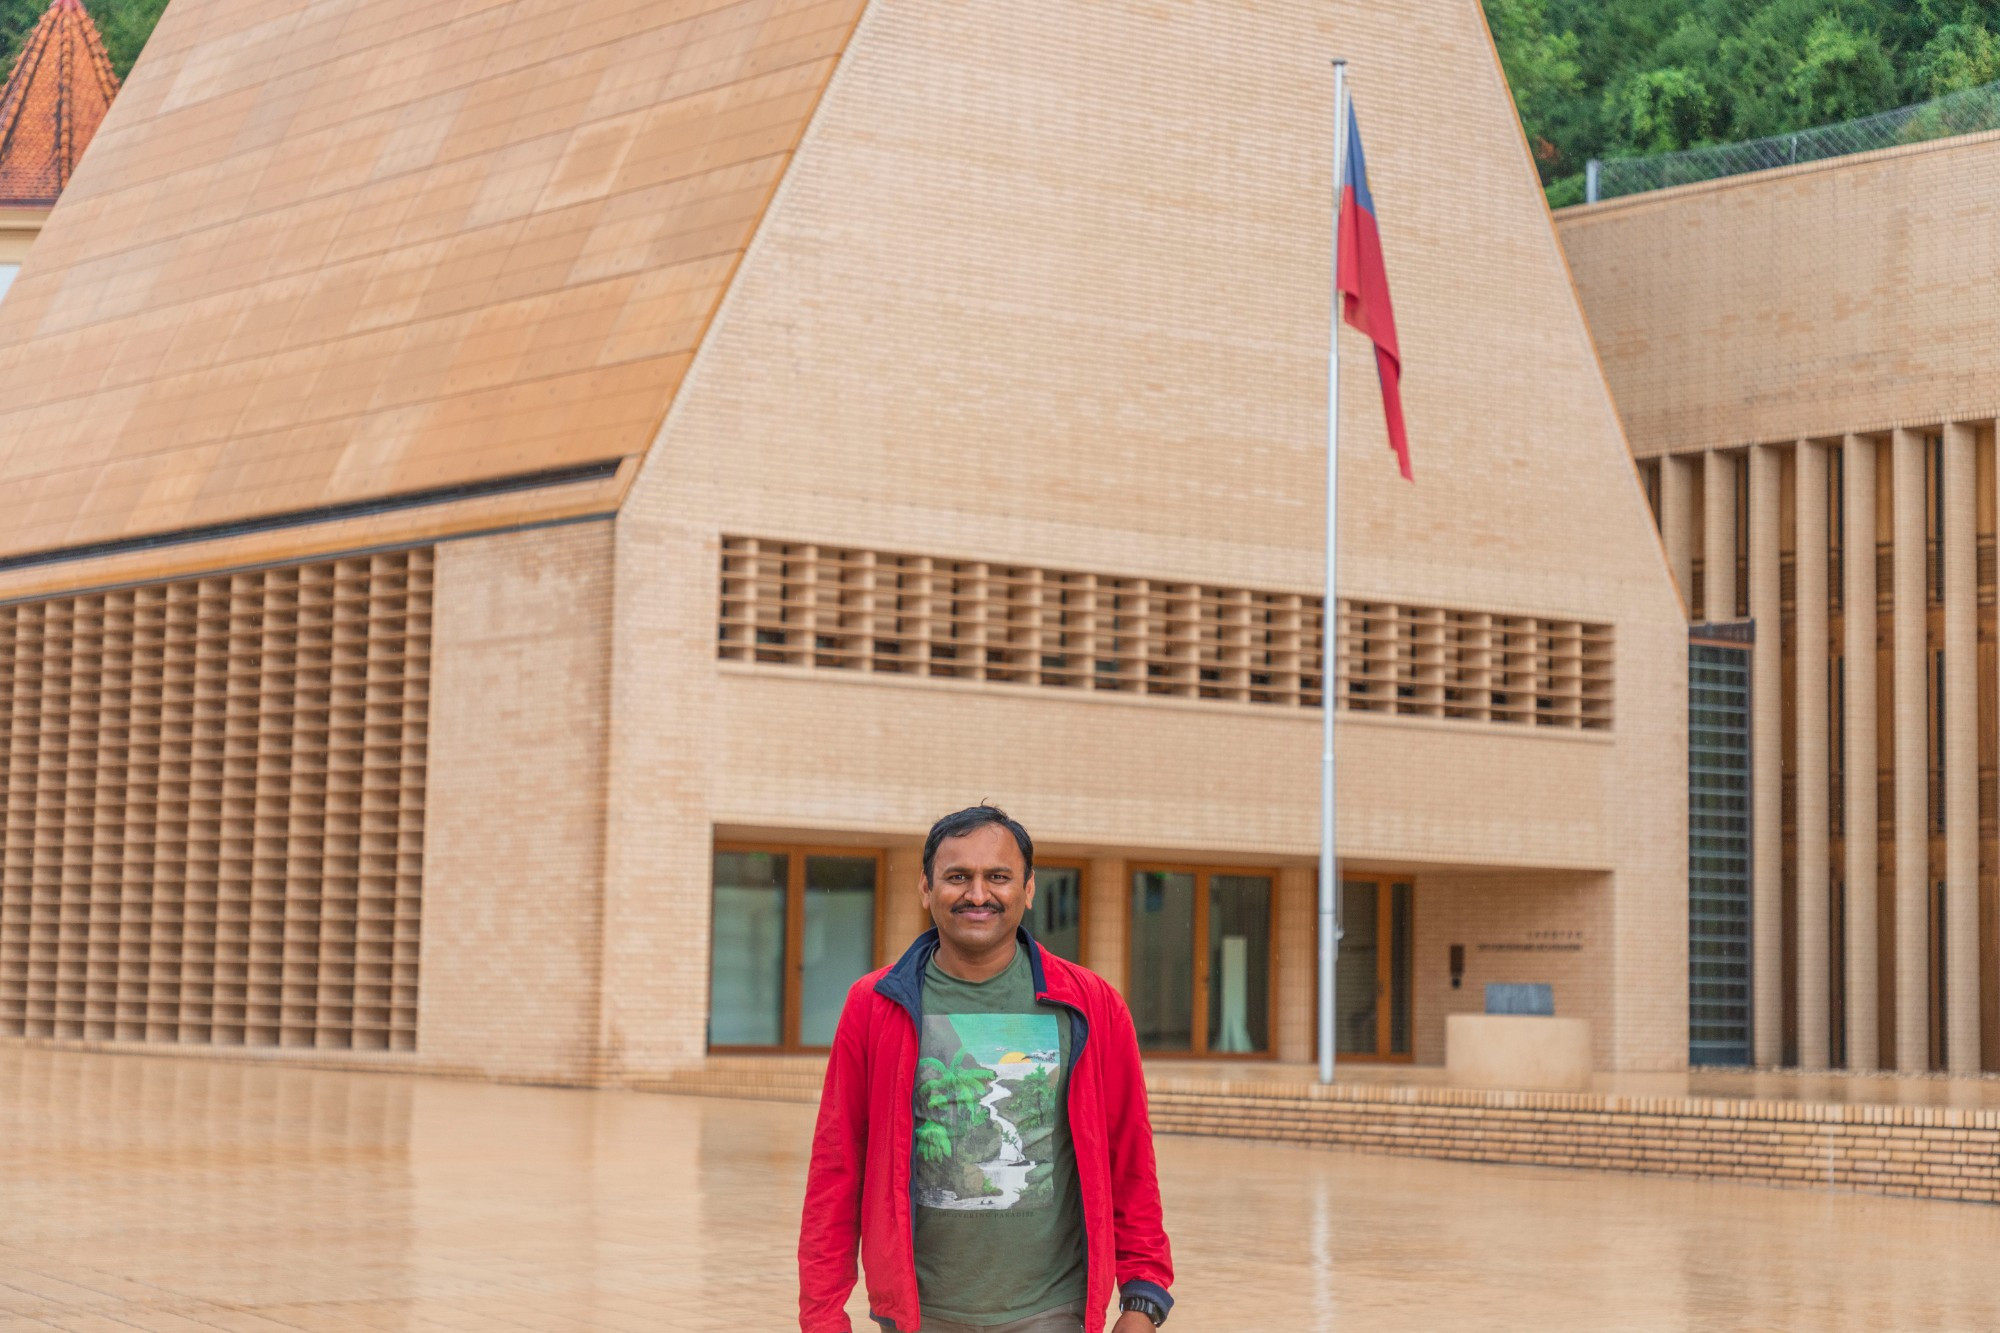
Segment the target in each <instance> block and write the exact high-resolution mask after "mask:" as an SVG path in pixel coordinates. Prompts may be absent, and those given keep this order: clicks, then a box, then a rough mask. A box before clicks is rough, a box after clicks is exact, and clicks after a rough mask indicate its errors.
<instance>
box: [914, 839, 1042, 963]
mask: <svg viewBox="0 0 2000 1333" xmlns="http://www.w3.org/2000/svg"><path fill="white" fill-rule="evenodd" d="M1024 871H1025V867H1024V866H1023V865H1022V864H1021V849H1020V848H1019V847H1018V846H1016V845H1015V843H1014V837H1013V835H1012V834H1010V833H1009V832H1007V830H1006V829H1004V828H1001V827H1000V826H999V825H998V824H982V825H980V826H979V827H978V828H976V829H974V830H973V831H972V832H970V833H967V834H965V835H964V836H962V837H957V838H946V839H945V840H944V841H943V842H941V843H939V844H938V849H937V854H936V855H935V856H934V857H932V858H931V873H930V875H929V876H927V877H926V878H925V880H924V910H925V911H927V912H929V913H930V914H931V920H932V921H934V922H936V923H937V928H938V934H940V935H942V936H944V937H945V938H946V939H947V940H950V941H951V942H952V944H954V945H956V946H957V947H958V949H959V950H960V951H961V952H963V953H966V954H971V955H975V956H976V955H979V954H984V953H987V952H989V951H991V950H993V949H995V948H997V947H999V946H1000V945H1001V944H1002V943H1003V942H1005V941H1008V940H1012V939H1013V938H1014V931H1015V928H1016V927H1018V926H1019V925H1020V924H1021V918H1022V916H1024V915H1025V914H1026V913H1027V910H1028V909H1029V908H1030V907H1032V906H1034V904H1035V881H1034V879H1033V878H1032V877H1031V876H1029V875H1027V874H1026V873H1024Z"/></svg>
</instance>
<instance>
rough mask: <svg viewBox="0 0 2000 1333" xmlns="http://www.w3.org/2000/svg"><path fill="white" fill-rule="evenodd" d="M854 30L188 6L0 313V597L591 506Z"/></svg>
mask: <svg viewBox="0 0 2000 1333" xmlns="http://www.w3.org/2000/svg"><path fill="white" fill-rule="evenodd" d="M64 3H67V4H71V5H72V6H73V5H74V0H59V5H60V4H64ZM862 5H863V0H675V2H674V3H663V2H662V0H485V2H483V3H479V4H465V3H461V0H312V2H311V3H307V2H306V0H194V2H193V3H187V2H186V0H177V2H176V3H175V4H173V5H170V6H169V7H168V9H167V11H166V12H165V13H164V14H163V15H162V17H161V20H160V23H159V26H158V27H157V28H156V29H155V30H154V32H153V34H152V37H151V39H150V40H149V41H148V43H147V45H146V49H145V51H144V53H143V54H142V55H141V56H140V58H139V60H138V62H137V63H136V64H135V65H134V66H133V69H132V73H131V75H130V76H129V77H128V78H127V79H126V81H125V86H124V89H123V90H122V91H121V92H120V93H119V95H118V100H117V105H116V106H115V107H113V108H112V111H111V114H110V115H109V117H108V118H107V119H106V120H105V122H104V126H103V129H102V130H101V131H100V132H99V133H98V135H97V137H96V141H95V143H93V145H92V146H91V150H90V156H89V159H88V160H87V161H86V162H85V163H84V164H83V166H82V169H81V170H79V171H78V173H77V175H76V177H75V179H74V180H73V181H71V182H70V184H69V187H68V188H67V189H66V190H64V191H63V196H62V202H61V203H60V204H59V205H58V206H57V207H56V209H55V211H54V213H53V215H52V216H51V217H50V219H49V222H48V225H47V226H46V227H45V228H44V229H43V231H42V233H41V235H40V236H39V238H38V239H37V240H36V242H35V246H34V249H33V251H32V252H31V253H30V254H29V255H28V257H27V260H26V262H25V263H24V264H23V265H22V269H21V275H20V277H19V279H17V280H16V282H15V284H14V286H13V288H12V290H11V291H9V292H8V294H7V299H6V301H5V303H4V304H0V585H4V588H5V589H6V590H7V591H8V592H9V593H11V592H12V591H13V590H14V589H16V588H17V587H18V586H19V581H18V579H17V578H16V577H15V576H14V575H11V574H9V573H8V571H9V569H10V567H18V566H19V564H20V562H21V561H22V560H23V559H24V558H27V559H32V560H35V561H37V562H41V563H40V564H39V565H38V567H40V568H43V569H45V570H48V571H51V577H52V578H59V579H68V578H73V577H82V575H79V574H74V573H67V572H65V571H71V570H73V569H74V568H76V567H75V566H74V564H73V562H75V561H77V560H83V559H91V560H95V559H98V558H99V557H100V554H101V553H103V552H105V551H107V550H112V551H117V550H127V549H131V546H132V544H133V543H139V542H143V543H149V544H151V548H152V549H160V548H162V547H163V545H164V544H165V543H169V542H177V543H180V545H178V546H176V547H175V548H174V550H175V552H176V553H175V554H173V555H172V556H171V558H169V557H167V556H162V557H161V559H160V560H159V561H158V562H155V563H154V564H151V565H149V566H148V567H147V568H148V571H149V573H148V576H149V577H151V576H155V575H157V574H160V573H163V572H170V571H171V569H176V568H194V567H201V566H202V562H204V561H213V560H215V559H219V558H220V556H218V555H217V551H218V547H217V545H216V543H217V542H220V541H224V540H229V538H228V537H227V536H226V534H228V533H230V532H234V531H241V530H242V529H243V527H244V526H245V525H263V526H264V527H266V528H267V527H268V526H269V525H270V524H271V523H273V522H277V521H281V520H282V521H283V522H285V523H292V524H298V525H301V526H298V527H294V528H291V529H289V530H288V531H289V532H290V534H291V535H289V536H288V537H287V538H286V541H287V543H288V545H287V547H286V549H287V551H289V552H292V553H299V552H303V551H305V550H306V549H308V547H310V545H311V543H312V542H314V541H318V540H321V539H322V536H323V535H324V534H325V532H326V531H327V527H328V523H329V521H330V517H329V516H341V515H353V514H356V513H361V512H371V511H372V512H382V511H385V510H393V511H394V513H395V514H396V515H401V516H402V517H397V518H396V519H395V522H396V523H398V524H405V527H399V528H397V529H396V531H395V532H394V533H391V532H389V531H388V530H386V528H385V529H384V530H381V531H373V530H371V535H370V540H373V541H379V542H387V541H390V540H401V539H404V538H409V539H414V540H421V539H423V538H424V537H426V536H429V535H434V534H436V533H438V532H441V531H444V530H446V529H447V528H448V527H449V525H451V524H454V523H457V522H460V521H461V519H463V517H464V515H465V513H466V508H467V506H468V505H478V506H485V508H483V509H481V510H480V512H481V513H483V514H486V515H487V517H486V518H484V519H482V520H481V522H484V523H495V524H497V523H499V522H501V521H502V519H503V518H504V519H505V520H506V521H508V522H528V521H543V520H546V519H548V518H550V517H551V516H552V515H558V516H559V515H562V514H567V513H569V512H571V511H576V512H589V513H601V512H605V511H606V510H607V509H615V508H616V505H617V503H618V499H619V497H620V496H621V495H622V493H623V487H624V483H625V479H626V478H628V477H629V475H630V473H631V472H632V471H633V470H634V468H635V467H636V463H637V460H638V458H639V457H640V456H642V455H643V454H644V453H645V451H646V449H647V447H648V446H649V445H650V443H651V442H652V439H653V436H654V435H655V434H656V433H657V432H658V430H659V427H660V423H661V421H662V420H663V419H664V417H665V415H666V412H667V410H668V407H669V406H670V405H671V403H672V402H673V400H674V396H675V393H676V391H677V390H678V388H679V386H680V383H681V379H682V377H683V375H685V373H686V371H687V368H688V365H689V363H690V362H691V360H692V358H693V356H694V354H695V351H696V349H697V347H698V346H699V345H700V343H701V341H702V338H703V335H704V334H705V332H706V330H707V328H708V325H709V321H710V318H711V317H712V316H713V314H714V313H715V310H716V307H717V304H718V303H719V301H720V300H721V298H722V294H723V292H724V291H725V290H726V289H727V288H728V286H729V284H730V281H731V279H732V277H733V276H734V274H735V272H736V267H737V263H738V261H739V259H740V258H741V257H742V255H743V252H744V248H745V247H746V246H747V245H748V244H749V242H750V238H751V236H752V235H753V234H754V233H755V232H756V230H757V227H758V224H759V222H760V220H761V219H762V217H763V214H764V209H765V206H766V205H767V204H768V203H769V202H770V200H771V197H772V194H773V192H774V191H775V189H776V188H777V185H778V181H779V179H780V178H781V177H782V176H783V175H784V173H785V169H786V166H787V164H788V163H789V162H790V161H791V156H792V151H793V148H794V147H795V145H796V144H797V143H798V141H799V138H800V135H801V134H802V133H803V132H804V130H805V127H806V124H807V122H808V121H809V120H810V119H811V117H812V114H813V109H814V108H815V106H817V104H818V101H819V96H820V91H821V89H822V88H823V87H824V86H825V84H826V82H827V79H828V77H829V75H830V74H831V73H832V71H833V68H834V66H835V64H836V63H837V62H838V61H839V59H840V56H841V53H842V51H843V50H844V48H845V46H846V43H847V38H848V35H849V33H850V32H851V31H852V29H853V27H854V24H855V21H856V18H857V16H858V14H859V13H860V11H861V8H862ZM553 482H561V483H562V484H559V485H557V484H550V483H553ZM502 492H504V494H503V493H502ZM410 506H416V507H414V508H412V507H410ZM489 511H490V512H489ZM503 511H504V513H503ZM406 520H407V522H406ZM340 521H341V522H346V521H348V520H347V519H345V518H343V519H341V520H340ZM356 521H358V520H356ZM387 522H388V520H387V519H384V520H383V523H384V524H386V523H387ZM259 530H263V529H262V528H260V529H259ZM481 530H483V529H481ZM105 558H109V557H105ZM119 558H122V557H119ZM230 558H232V559H238V558H247V557H241V556H239V555H235V554H232V555H231V557H230ZM49 562H58V563H49ZM99 572H101V571H99ZM89 576H90V577H96V576H97V573H96V572H93V573H92V574H90V575H89ZM37 577H39V575H38V576H37ZM63 586H69V585H68V584H67V583H64V584H63Z"/></svg>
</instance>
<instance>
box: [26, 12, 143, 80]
mask: <svg viewBox="0 0 2000 1333" xmlns="http://www.w3.org/2000/svg"><path fill="white" fill-rule="evenodd" d="M48 7H49V3H48V0H0V67H4V68H5V69H6V70H7V71H8V72H10V73H11V72H12V71H13V68H14V61H15V59H16V58H17V57H18V56H19V55H20V54H21V43H22V42H24V41H26V40H27V37H28V34H29V33H31V32H33V31H34V29H35V25H36V24H37V23H39V22H41V18H42V14H43V12H44V11H45V10H47V9H48ZM166 7H167V0H85V3H84V8H85V9H87V10H89V11H90V17H91V19H92V20H93V21H94V22H95V23H96V24H97V30H98V32H99V33H100V34H102V35H103V37H104V50H105V53H106V54H108V55H109V56H110V57H111V67H112V68H113V69H114V70H116V71H118V77H119V78H121V79H122V78H124V77H125V76H126V75H127V74H129V73H131V72H132V62H133V61H135V60H137V59H138V58H139V51H140V49H141V48H142V47H144V46H145V45H146V39H147V38H149V37H151V36H152V35H153V25H154V24H156V23H158V22H159V21H160V14H161V12H162V11H163V10H165V9H166Z"/></svg>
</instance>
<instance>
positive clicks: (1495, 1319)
mask: <svg viewBox="0 0 2000 1333" xmlns="http://www.w3.org/2000/svg"><path fill="white" fill-rule="evenodd" d="M811 1118H812V1112H811V1109H810V1108H808V1107H802V1106H786V1105H777V1104H767V1103H757V1102H739V1101H726V1100H719V1099H705V1098H683V1097H669V1096H658V1095H648V1094H638V1093H619V1092H578V1091H568V1090H561V1089H552V1088H528V1087H508V1086H496V1085H491V1084H483V1083H473V1082H460V1081H453V1080H446V1079H436V1078H421V1077H414V1076H408V1075H401V1074H365V1073H363V1074H356V1073H332V1072H314V1071H307V1070H300V1069H296V1068H284V1067H280V1066H277V1065H272V1064H264V1063H259V1062H224V1061H209V1060H196V1059H178V1058H152V1057H134V1056H123V1055H92V1054H73V1053H54V1052H47V1051H38V1050H24V1049H21V1048H19V1047H0V1329H4V1330H10V1331H11V1330H15V1329H22V1330H39V1329H63V1330H73V1331H75V1333H86V1331H87V1333H100V1331H104V1333H109V1331H110V1330H121V1331H125V1333H129V1331H130V1330H135V1329H136V1330H144V1331H145V1333H155V1331H156V1330H157V1331H158V1333H192V1331H194V1330H245V1331H249V1333H279V1331H281V1330H315V1331H320V1330H326V1331H331V1330H348V1329H354V1330H398V1331H402V1330H410V1331H412V1333H415V1331H419V1330H421V1331H424V1333H430V1331H433V1330H436V1331H438V1333H443V1331H445V1330H455V1331H460V1333H489V1331H490V1333H503V1331H504V1333H522V1331H523V1330H552V1331H554V1333H578V1331H581V1330H595V1329H606V1330H620V1331H624V1330H630V1331H631V1333H640V1331H641V1330H717V1331H721V1330H744V1331H746V1333H763V1331H764V1330H784V1329H788V1328H794V1327H796V1320H795V1318H794V1316H793V1313H792V1312H793V1309H794V1306H793V1292H794V1288H793V1271H792V1253H793V1246H794V1242H795V1238H796V1226H797V1208H798V1200H799V1196H800V1191H801V1177H802V1172H803V1170H804V1162H805V1150H806V1143H807V1136H808V1132H809V1129H810V1125H811ZM1160 1158H1161V1169H1162V1182H1163V1189H1164V1192H1165V1196H1166V1207H1167V1219H1168V1224H1169V1228H1170V1230H1171V1232H1172V1235H1173V1239H1174V1246H1175V1252H1176V1258H1177V1261H1178V1266H1179V1269H1180V1277H1179V1280H1178V1282H1177V1283H1176V1287H1175V1291H1176V1295H1177V1296H1178V1297H1179V1298H1180V1300H1181V1305H1180V1307H1179V1309H1178V1310H1177V1311H1176V1314H1175V1317H1174V1320H1173V1322H1172V1324H1171V1325H1170V1327H1171V1328H1174V1329H1176V1330H1180V1331H1181V1333H1194V1331H1196V1330H1206V1331H1208V1333H1222V1331H1223V1330H1263V1329H1271V1330H1375V1329H1383V1330H1405V1329H1409V1330H1416V1329H1426V1330H1428V1329H1447V1328H1451V1329H1468V1330H1471V1329H1608V1328H1618V1329H1779V1328H1798V1329H1815V1330H1817V1329H1857V1330H1858V1329H1885V1328H1923V1329H1967V1330H1970V1329H1990V1328H1994V1327H1996V1325H2000V1305H1996V1303H1995V1300H1994V1293H1995V1291H1996V1290H2000V1286H1996V1279H1995V1276H1994V1271H1993V1265H1994V1260H1993V1256H1994V1255H1995V1254H1996V1253H2000V1209H1996V1208H1986V1207H1979V1206H1973V1205H1963V1204H1943V1203H1925V1202H1917V1201H1910V1200H1901V1199H1882V1198H1873V1197H1864V1196H1856V1195H1845V1194H1827V1193H1812V1192H1794V1191H1783V1190H1774V1189H1762V1188H1754V1187H1744V1186H1733V1185H1723V1184H1714V1183H1708V1182H1688V1181H1676V1180H1659V1179H1644V1178H1634V1177H1625V1176H1611V1175H1595V1174H1588V1173H1581V1172H1560V1171H1549V1170H1533V1169H1523V1168H1510V1167H1491V1166H1471V1165H1460V1164H1455V1163H1444V1162H1432V1161H1422V1160H1409V1159H1388V1158H1370V1157H1359V1156H1352V1155H1347V1154H1341V1153H1330V1152H1322V1151H1315V1150H1311V1149H1303V1148H1291V1147H1284V1146H1278V1145H1270V1144H1248V1143H1232V1142H1224V1141H1219V1140H1206V1139H1183V1138H1165V1139H1162V1140H1161V1142H1160ZM853 1308H854V1311H855V1314H856V1316H857V1319H858V1318H859V1316H860V1314H861V1311H862V1305H861V1303H860V1301H859V1300H857V1301H856V1303H855V1305H854V1307H853ZM860 1327H862V1328H863V1329H867V1328H869V1327H871V1326H869V1325H867V1324H866V1323H865V1321H864V1322H861V1324H860Z"/></svg>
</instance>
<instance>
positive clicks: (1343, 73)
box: [1319, 60, 1347, 1083]
mask: <svg viewBox="0 0 2000 1333" xmlns="http://www.w3.org/2000/svg"><path fill="white" fill-rule="evenodd" d="M1346 176H1347V62H1346V61H1345V60H1336V61H1334V62H1333V275H1332V276H1333V282H1332V287H1333V308H1332V311H1331V312H1330V314H1329V317H1328V324H1329V327H1328V330H1327V348H1326V587H1325V590H1324V600H1322V601H1321V603H1320V657H1319V711H1320V753H1319V1081H1320V1082H1322V1083H1331V1082H1333V1048H1334V1030H1333V1023H1334V1004H1333V999H1334V991H1333V978H1334V969H1335V967H1336V966H1337V965H1338V963H1339V961H1340V919H1339V912H1338V898H1337V895H1338V893H1339V891H1340V881H1339V876H1338V873H1337V870H1336V868H1335V865H1334V850H1333V849H1334V839H1333V831H1334V830H1333V809H1334V807H1333V711H1334V683H1335V679H1336V677H1337V675H1338V674H1339V651H1340V596H1339V593H1338V592H1337V591H1336V588H1337V585H1336V584H1335V582H1334V574H1335V568H1334V566H1335V563H1336V559H1337V557H1338V555H1339V552H1340V544H1339V535H1340V523H1339V519H1340V508H1339V498H1340V209H1341V187H1342V185H1343V183H1344V181H1345V178H1346Z"/></svg>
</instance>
